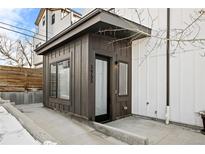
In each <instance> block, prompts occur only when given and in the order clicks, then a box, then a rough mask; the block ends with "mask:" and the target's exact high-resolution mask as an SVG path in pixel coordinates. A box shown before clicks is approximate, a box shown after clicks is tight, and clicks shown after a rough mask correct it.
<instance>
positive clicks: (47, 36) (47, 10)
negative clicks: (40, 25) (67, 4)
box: [46, 8, 48, 42]
mask: <svg viewBox="0 0 205 154" xmlns="http://www.w3.org/2000/svg"><path fill="white" fill-rule="evenodd" d="M47 41H48V9H47V8H46V42H47Z"/></svg>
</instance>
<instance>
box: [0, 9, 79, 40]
mask: <svg viewBox="0 0 205 154" xmlns="http://www.w3.org/2000/svg"><path fill="white" fill-rule="evenodd" d="M73 9H74V10H75V11H77V12H79V13H82V11H83V9H81V8H73ZM39 11H40V8H8V9H6V8H0V34H1V35H2V34H3V35H7V36H9V37H11V38H13V39H18V38H24V36H23V35H20V34H17V33H15V32H10V31H7V30H4V29H2V28H1V27H6V28H10V29H11V27H10V26H7V25H4V24H2V23H1V22H4V23H7V24H11V25H14V26H17V27H21V28H25V29H28V30H32V31H35V24H34V23H35V20H36V18H37V16H38V13H39ZM12 29H14V28H12ZM14 30H17V31H21V32H24V33H25V31H22V30H19V29H14ZM26 33H27V34H31V35H32V33H29V32H26Z"/></svg>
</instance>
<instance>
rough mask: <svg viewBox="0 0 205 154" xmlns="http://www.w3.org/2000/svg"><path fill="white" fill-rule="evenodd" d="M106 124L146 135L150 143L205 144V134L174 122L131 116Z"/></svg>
mask: <svg viewBox="0 0 205 154" xmlns="http://www.w3.org/2000/svg"><path fill="white" fill-rule="evenodd" d="M106 125H109V126H112V127H116V128H119V129H123V130H125V131H129V132H132V133H135V134H138V135H142V136H146V137H148V139H149V144H180V145H183V144H205V135H202V134H201V133H200V132H199V131H197V130H193V129H190V128H187V127H182V126H177V125H174V124H170V125H165V124H164V123H162V122H158V121H154V120H149V119H143V118H142V117H138V116H130V117H127V118H123V119H119V120H116V121H113V122H109V123H107V124H106Z"/></svg>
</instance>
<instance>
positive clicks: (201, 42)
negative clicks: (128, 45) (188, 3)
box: [99, 9, 205, 65]
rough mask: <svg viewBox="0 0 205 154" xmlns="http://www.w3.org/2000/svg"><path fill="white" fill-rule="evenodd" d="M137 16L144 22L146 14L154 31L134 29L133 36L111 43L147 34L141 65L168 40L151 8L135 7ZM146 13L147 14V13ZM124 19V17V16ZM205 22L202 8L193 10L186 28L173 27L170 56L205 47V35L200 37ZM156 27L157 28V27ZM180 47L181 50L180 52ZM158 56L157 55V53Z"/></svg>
mask: <svg viewBox="0 0 205 154" xmlns="http://www.w3.org/2000/svg"><path fill="white" fill-rule="evenodd" d="M134 11H135V13H136V16H137V21H135V22H137V23H139V24H142V25H143V24H144V23H143V22H144V21H145V16H146V18H147V20H149V23H150V24H149V27H150V28H151V29H152V33H151V34H149V33H147V32H144V31H141V30H140V29H132V30H133V31H136V33H134V34H133V35H132V36H129V37H126V38H120V39H114V40H113V41H112V42H111V43H115V42H119V41H122V40H130V41H133V38H136V37H139V36H140V35H145V36H147V37H148V39H146V40H145V41H146V45H145V47H146V52H145V54H144V55H142V57H140V58H139V59H138V60H139V61H140V62H139V65H141V64H142V63H143V62H144V61H145V60H146V59H147V57H148V56H149V55H150V54H151V53H152V52H153V51H156V50H157V49H158V48H160V47H162V46H163V44H166V41H167V40H168V39H167V38H166V32H167V30H166V29H158V28H156V27H154V24H155V22H156V21H157V18H158V16H157V17H153V16H152V15H151V13H150V10H149V9H134ZM145 14H146V15H145ZM122 19H123V20H124V18H122ZM202 22H205V9H200V11H193V12H192V13H191V14H190V15H189V22H187V21H184V24H185V25H186V26H185V27H184V28H181V29H177V28H173V27H172V29H170V38H169V41H170V44H171V50H170V51H171V52H170V56H176V55H177V54H180V53H186V52H190V51H194V50H199V49H205V36H204V37H202V38H200V35H199V34H200V33H201V27H200V24H201V23H202ZM155 28H156V29H155ZM125 30H126V29H104V30H102V29H101V30H100V31H99V32H100V33H105V32H117V31H125ZM187 46H189V47H193V49H190V48H189V49H187ZM177 49H180V50H181V51H180V52H179V50H177ZM156 56H157V55H156ZM200 56H203V57H205V52H204V53H201V54H200Z"/></svg>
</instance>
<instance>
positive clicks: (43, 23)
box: [42, 16, 46, 26]
mask: <svg viewBox="0 0 205 154" xmlns="http://www.w3.org/2000/svg"><path fill="white" fill-rule="evenodd" d="M45 22H46V20H45V16H44V17H43V21H42V25H43V26H44V25H45Z"/></svg>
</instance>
